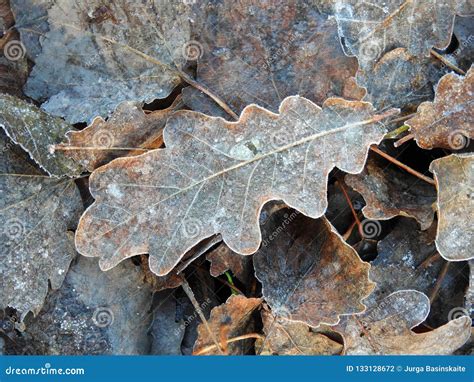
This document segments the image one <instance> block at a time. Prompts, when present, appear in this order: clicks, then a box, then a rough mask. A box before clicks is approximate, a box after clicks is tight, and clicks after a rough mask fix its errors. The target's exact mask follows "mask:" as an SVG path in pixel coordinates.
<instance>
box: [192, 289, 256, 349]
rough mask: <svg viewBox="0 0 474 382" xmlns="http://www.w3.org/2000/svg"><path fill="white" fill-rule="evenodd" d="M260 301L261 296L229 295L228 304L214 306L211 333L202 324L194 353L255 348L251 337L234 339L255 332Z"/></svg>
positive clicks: (210, 324)
mask: <svg viewBox="0 0 474 382" xmlns="http://www.w3.org/2000/svg"><path fill="white" fill-rule="evenodd" d="M261 303H262V300H261V299H259V298H246V297H244V296H230V297H229V299H228V300H227V301H226V303H225V304H222V305H219V306H217V307H215V308H214V309H212V311H211V317H210V318H209V322H208V323H209V327H210V330H211V332H212V336H211V334H210V333H209V331H208V329H207V328H206V326H205V324H204V323H202V324H200V325H199V327H198V338H197V340H196V344H195V345H194V354H207V355H210V354H222V353H224V354H229V355H244V354H248V353H249V351H250V350H251V349H252V348H253V341H254V340H253V339H252V338H249V339H240V340H235V339H236V337H239V336H243V335H246V334H251V333H253V332H254V329H255V313H256V311H257V308H258V307H259V306H260V304H261ZM212 337H214V339H215V340H217V343H218V344H219V346H220V347H221V352H219V351H218V349H217V347H216V345H215V343H214V341H213V338H212ZM230 340H235V341H230Z"/></svg>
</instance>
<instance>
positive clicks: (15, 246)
mask: <svg viewBox="0 0 474 382" xmlns="http://www.w3.org/2000/svg"><path fill="white" fill-rule="evenodd" d="M0 142H1V143H0V144H1V150H0V151H1V152H2V155H1V160H0V172H1V174H0V207H1V208H0V210H1V212H0V217H1V218H0V221H1V222H2V223H1V224H2V226H1V231H0V235H1V237H0V243H1V244H0V246H1V253H2V257H1V261H0V270H1V272H0V274H1V282H0V284H1V285H2V288H1V292H0V306H1V307H2V308H6V307H8V306H9V307H12V308H15V309H16V310H17V311H18V312H19V314H20V316H21V320H23V319H24V317H25V315H26V314H27V313H28V312H29V311H33V312H34V313H35V314H36V313H38V311H39V309H40V308H41V306H42V305H43V300H44V298H45V297H46V293H47V292H48V280H49V282H50V283H51V287H52V289H58V288H59V287H60V286H61V284H62V282H63V280H64V277H65V276H66V272H67V270H68V268H69V264H70V262H71V260H72V259H73V258H74V256H75V255H76V251H75V249H74V242H73V237H72V234H71V235H68V232H67V231H68V230H73V229H74V228H75V226H76V224H77V220H78V219H79V216H80V214H81V213H82V210H83V207H82V200H81V196H80V194H79V190H78V189H77V187H76V185H75V184H74V182H73V181H72V180H69V179H68V180H60V179H55V178H49V177H47V176H45V175H43V174H42V173H41V172H40V171H39V170H37V169H36V168H35V167H34V166H33V165H32V164H30V163H29V162H28V161H27V160H26V158H24V153H23V152H20V151H21V150H19V149H17V147H15V146H14V144H13V143H12V142H10V141H9V140H8V138H7V137H6V136H5V135H3V133H2V134H1V141H0Z"/></svg>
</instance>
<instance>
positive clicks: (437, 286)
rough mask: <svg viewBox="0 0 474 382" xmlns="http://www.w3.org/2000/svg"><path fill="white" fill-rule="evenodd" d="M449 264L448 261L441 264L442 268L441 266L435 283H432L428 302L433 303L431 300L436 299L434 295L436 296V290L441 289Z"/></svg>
mask: <svg viewBox="0 0 474 382" xmlns="http://www.w3.org/2000/svg"><path fill="white" fill-rule="evenodd" d="M449 264H450V263H449V261H446V262H445V263H444V265H443V268H441V271H440V272H439V275H438V279H437V280H436V284H435V285H434V287H433V290H432V291H431V294H430V303H433V301H434V300H436V297H438V292H439V290H440V289H441V284H442V283H443V281H444V278H445V277H446V273H448V269H449Z"/></svg>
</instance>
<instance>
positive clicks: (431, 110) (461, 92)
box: [405, 67, 474, 150]
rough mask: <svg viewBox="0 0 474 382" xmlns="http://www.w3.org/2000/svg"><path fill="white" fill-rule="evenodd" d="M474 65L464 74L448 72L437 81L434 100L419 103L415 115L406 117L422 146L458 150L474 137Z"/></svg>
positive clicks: (411, 130) (419, 144) (424, 147)
mask: <svg viewBox="0 0 474 382" xmlns="http://www.w3.org/2000/svg"><path fill="white" fill-rule="evenodd" d="M473 94H474V68H473V67H471V69H469V71H468V72H467V74H466V76H464V77H463V76H459V75H457V74H454V73H449V74H447V75H445V76H443V78H441V80H440V81H439V83H438V86H437V88H436V96H435V99H434V101H433V102H424V103H422V104H421V105H420V106H418V110H417V113H416V115H415V116H414V117H413V118H411V119H409V120H408V121H406V122H405V123H406V124H407V125H408V126H410V132H411V133H412V134H413V135H414V136H415V140H416V142H417V143H418V146H420V147H421V148H423V149H432V148H435V147H441V148H445V149H450V150H460V149H463V148H465V147H467V146H468V145H469V140H470V139H473V138H474V113H473V112H472V107H473V104H474V97H473Z"/></svg>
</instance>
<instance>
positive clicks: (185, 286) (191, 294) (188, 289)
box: [181, 279, 224, 355]
mask: <svg viewBox="0 0 474 382" xmlns="http://www.w3.org/2000/svg"><path fill="white" fill-rule="evenodd" d="M181 286H182V288H183V290H184V292H185V293H186V295H187V296H188V298H189V299H190V300H191V303H192V304H193V306H194V309H196V312H197V314H198V315H199V318H200V319H201V321H202V323H203V324H204V326H205V327H206V330H207V332H208V333H209V336H210V337H211V339H212V342H214V344H215V347H214V349H217V351H218V352H219V354H222V355H223V354H224V352H223V351H222V348H221V346H220V345H219V342H218V341H217V338H216V336H215V335H214V333H213V331H212V329H211V327H210V326H209V323H208V322H207V320H206V317H205V316H204V313H203V311H202V309H201V307H200V306H199V303H198V302H197V300H196V297H195V296H194V292H193V290H192V289H191V287H190V286H189V284H188V282H187V280H186V279H183V284H182V285H181Z"/></svg>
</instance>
